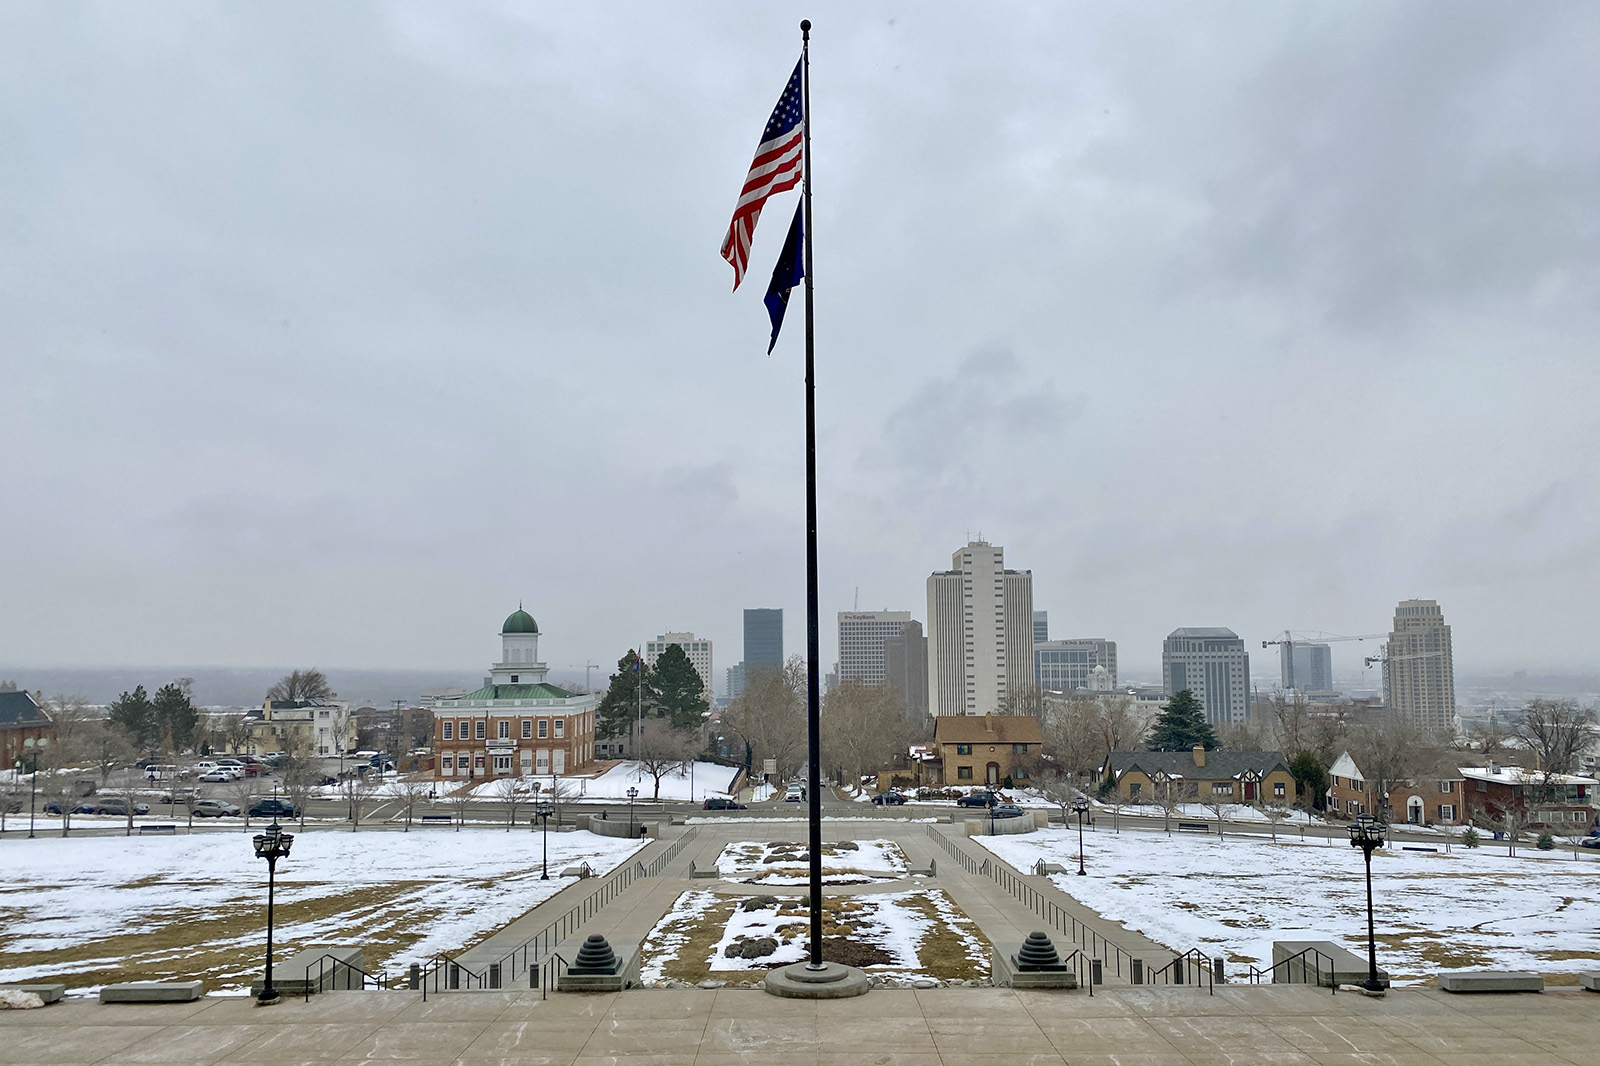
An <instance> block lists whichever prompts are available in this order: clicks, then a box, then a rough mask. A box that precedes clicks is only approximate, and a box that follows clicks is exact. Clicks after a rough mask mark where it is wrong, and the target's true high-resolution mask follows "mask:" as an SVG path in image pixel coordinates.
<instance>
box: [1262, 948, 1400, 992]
mask: <svg viewBox="0 0 1600 1066" xmlns="http://www.w3.org/2000/svg"><path fill="white" fill-rule="evenodd" d="M1308 948H1309V949H1311V950H1312V951H1315V952H1316V953H1317V954H1316V955H1313V954H1310V953H1309V952H1308V953H1306V954H1301V953H1302V952H1306V951H1307V949H1308ZM1297 955H1299V956H1300V957H1299V958H1295V956H1297ZM1318 956H1321V957H1320V958H1319V957H1318ZM1290 960H1293V961H1290ZM1367 975H1368V968H1367V960H1366V959H1364V958H1362V957H1361V956H1360V955H1357V954H1356V953H1355V952H1353V951H1350V950H1348V949H1346V948H1342V947H1340V946H1339V945H1338V944H1335V943H1334V942H1333V941H1331V940H1274V941H1273V942H1272V982H1273V983H1274V984H1280V985H1281V984H1294V985H1314V984H1319V983H1320V984H1321V985H1322V987H1323V988H1332V987H1333V986H1334V985H1335V984H1341V985H1356V984H1360V983H1361V982H1363V981H1365V980H1366V979H1367ZM1378 983H1379V984H1381V985H1383V986H1384V987H1385V988H1387V987H1389V972H1388V971H1387V970H1384V969H1381V968H1380V969H1379V970H1378Z"/></svg>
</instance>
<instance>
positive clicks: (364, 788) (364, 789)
mask: <svg viewBox="0 0 1600 1066" xmlns="http://www.w3.org/2000/svg"><path fill="white" fill-rule="evenodd" d="M373 787H374V783H373V781H371V780H370V779H369V777H368V775H367V774H347V775H346V776H345V779H344V781H343V783H342V784H340V786H339V794H340V795H341V796H343V797H344V799H345V803H346V804H347V808H346V809H347V811H348V816H349V818H350V832H352V833H354V832H355V831H356V827H357V826H359V825H360V824H361V805H362V804H363V803H365V802H366V801H367V797H369V796H371V795H372V792H373Z"/></svg>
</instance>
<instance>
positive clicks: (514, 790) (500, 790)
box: [494, 777, 527, 833]
mask: <svg viewBox="0 0 1600 1066" xmlns="http://www.w3.org/2000/svg"><path fill="white" fill-rule="evenodd" d="M526 787H527V782H525V781H521V780H519V779H517V778H515V777H502V778H501V779H500V780H499V781H497V782H495V788H494V790H495V793H496V794H497V795H498V796H499V798H500V802H501V803H504V804H505V805H506V832H508V833H509V832H511V827H512V826H514V825H516V824H517V808H518V807H519V806H520V805H521V804H522V798H523V797H522V791H523V789H525V788H526Z"/></svg>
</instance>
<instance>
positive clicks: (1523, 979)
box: [1439, 970, 1544, 992]
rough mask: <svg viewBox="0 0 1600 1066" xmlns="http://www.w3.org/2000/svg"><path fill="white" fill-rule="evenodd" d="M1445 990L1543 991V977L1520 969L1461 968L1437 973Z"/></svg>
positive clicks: (1440, 984)
mask: <svg viewBox="0 0 1600 1066" xmlns="http://www.w3.org/2000/svg"><path fill="white" fill-rule="evenodd" d="M1439 988H1440V989H1441V990H1442V991H1445V992H1543V991H1544V978H1543V977H1540V976H1539V975H1538V974H1536V973H1527V972H1525V971H1522V970H1462V971H1458V972H1456V973H1442V974H1440V975H1439Z"/></svg>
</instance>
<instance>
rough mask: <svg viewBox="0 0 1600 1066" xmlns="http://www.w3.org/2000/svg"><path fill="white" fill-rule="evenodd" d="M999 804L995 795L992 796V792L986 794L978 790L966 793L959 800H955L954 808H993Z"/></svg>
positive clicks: (982, 790)
mask: <svg viewBox="0 0 1600 1066" xmlns="http://www.w3.org/2000/svg"><path fill="white" fill-rule="evenodd" d="M999 802H1000V801H999V800H998V799H996V798H995V795H994V793H993V792H988V791H985V790H984V789H978V790H977V791H976V792H968V793H967V794H966V795H965V796H962V797H960V798H959V799H957V800H956V806H957V807H993V806H994V805H995V804H996V803H999Z"/></svg>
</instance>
